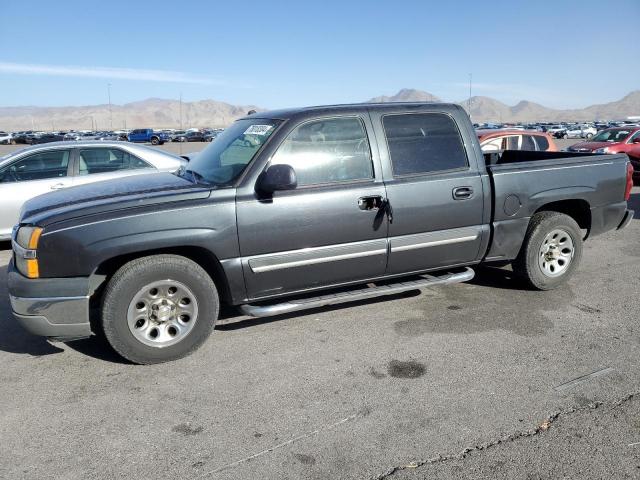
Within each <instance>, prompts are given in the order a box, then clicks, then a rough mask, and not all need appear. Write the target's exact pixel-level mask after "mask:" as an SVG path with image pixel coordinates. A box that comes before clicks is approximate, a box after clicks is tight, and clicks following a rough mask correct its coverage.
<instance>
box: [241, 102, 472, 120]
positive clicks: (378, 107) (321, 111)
mask: <svg viewBox="0 0 640 480" xmlns="http://www.w3.org/2000/svg"><path fill="white" fill-rule="evenodd" d="M364 109H368V110H374V111H386V110H394V111H399V110H400V111H402V110H404V111H412V110H421V109H428V110H434V109H438V110H442V111H453V110H460V109H462V107H460V105H457V104H455V103H444V102H386V103H344V104H337V105H316V106H311V107H301V108H284V109H279V110H267V111H264V112H257V113H253V114H251V115H247V116H245V117H243V119H247V118H271V119H274V118H275V119H279V120H289V119H292V118H298V117H306V116H315V115H330V114H332V113H347V112H348V113H353V112H356V111H359V110H364Z"/></svg>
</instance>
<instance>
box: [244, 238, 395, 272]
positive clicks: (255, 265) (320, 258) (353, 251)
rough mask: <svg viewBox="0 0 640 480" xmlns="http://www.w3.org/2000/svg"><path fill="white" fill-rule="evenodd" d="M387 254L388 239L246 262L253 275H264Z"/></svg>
mask: <svg viewBox="0 0 640 480" xmlns="http://www.w3.org/2000/svg"><path fill="white" fill-rule="evenodd" d="M386 254H387V239H386V238H380V239H376V240H369V241H365V242H355V243H343V244H339V245H328V246H322V247H312V248H302V249H299V250H290V251H286V252H278V253H268V254H265V255H256V256H253V257H249V258H247V259H246V261H247V263H248V265H249V267H250V268H251V271H252V272H253V273H264V272H272V271H275V270H284V269H288V268H296V267H303V266H308V265H317V264H320V263H329V262H337V261H341V260H349V259H354V258H364V257H371V256H375V255H386Z"/></svg>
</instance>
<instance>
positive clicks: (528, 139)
mask: <svg viewBox="0 0 640 480" xmlns="http://www.w3.org/2000/svg"><path fill="white" fill-rule="evenodd" d="M535 149H536V144H535V142H534V141H533V137H532V136H531V135H522V144H521V145H520V150H526V151H534V150H535Z"/></svg>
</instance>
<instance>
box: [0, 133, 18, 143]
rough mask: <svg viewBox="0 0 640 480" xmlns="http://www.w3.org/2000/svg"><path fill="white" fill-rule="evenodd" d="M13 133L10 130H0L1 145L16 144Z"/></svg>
mask: <svg viewBox="0 0 640 480" xmlns="http://www.w3.org/2000/svg"><path fill="white" fill-rule="evenodd" d="M15 143H16V142H15V140H14V139H13V135H12V134H10V133H8V132H0V145H15Z"/></svg>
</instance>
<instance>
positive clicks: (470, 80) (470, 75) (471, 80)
mask: <svg viewBox="0 0 640 480" xmlns="http://www.w3.org/2000/svg"><path fill="white" fill-rule="evenodd" d="M472 82H473V73H470V74H469V101H468V102H467V108H468V110H469V118H471V84H472Z"/></svg>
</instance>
